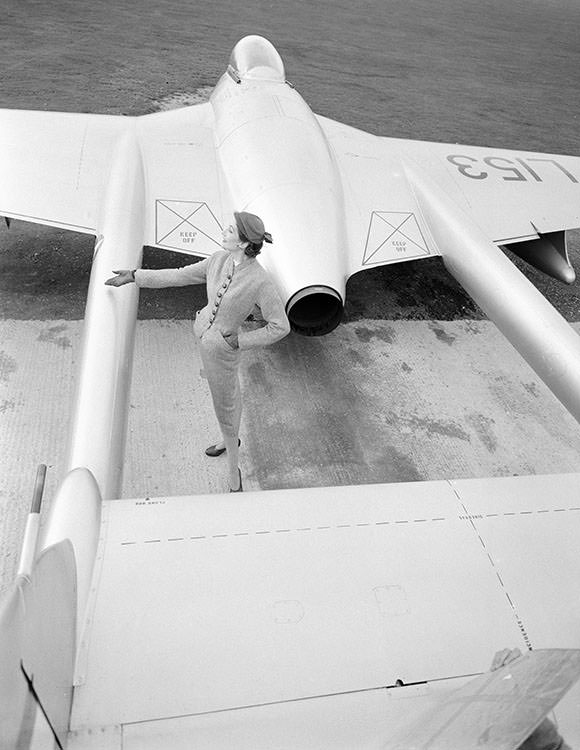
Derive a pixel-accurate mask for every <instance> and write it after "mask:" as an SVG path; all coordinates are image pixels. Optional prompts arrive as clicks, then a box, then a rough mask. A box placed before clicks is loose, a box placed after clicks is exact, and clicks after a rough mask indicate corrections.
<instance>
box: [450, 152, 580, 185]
mask: <svg viewBox="0 0 580 750" xmlns="http://www.w3.org/2000/svg"><path fill="white" fill-rule="evenodd" d="M447 161H448V162H450V163H451V164H453V165H454V166H455V167H457V169H458V170H459V172H460V174H462V175H463V176H464V177H469V178H470V179H472V180H485V179H486V178H487V177H491V176H496V177H499V176H500V172H503V173H504V174H502V175H501V177H502V179H503V180H508V181H512V180H513V181H518V182H526V181H528V180H530V181H535V182H543V179H542V175H544V176H545V175H546V174H547V170H550V173H551V174H552V175H553V170H554V169H556V170H559V171H560V172H561V173H562V174H563V175H565V176H566V177H567V178H568V179H569V180H570V181H571V182H578V180H577V179H576V177H574V175H573V174H572V173H571V172H569V171H568V170H567V169H566V167H564V166H563V165H562V164H561V163H560V162H559V161H557V160H556V159H546V158H543V157H535V156H528V157H527V158H526V159H522V158H521V157H519V156H516V157H514V158H513V159H506V158H505V157H504V156H484V157H483V158H482V159H477V158H475V157H474V156H468V155H467V154H450V155H449V156H448V157H447ZM482 162H483V164H485V165H486V166H487V167H491V169H492V170H496V171H495V172H494V171H487V170H486V169H485V168H484V167H482Z"/></svg>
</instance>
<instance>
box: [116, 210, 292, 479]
mask: <svg viewBox="0 0 580 750" xmlns="http://www.w3.org/2000/svg"><path fill="white" fill-rule="evenodd" d="M234 220H235V223H234V224H230V225H229V226H228V227H227V228H226V229H224V231H223V241H222V245H223V248H224V249H223V250H220V251H218V252H216V253H214V254H213V255H212V256H210V257H209V258H206V259H205V260H202V261H200V262H199V263H193V264H191V265H188V266H183V267H182V268H175V269H174V268H163V269H161V270H158V271H152V270H144V269H138V270H134V271H131V270H122V271H113V273H115V274H117V275H116V276H114V277H113V278H111V279H108V280H107V281H106V282H105V283H106V284H108V285H109V286H122V285H123V284H130V283H132V282H135V283H136V284H137V286H139V287H154V288H161V287H169V286H186V285H188V284H203V283H205V284H206V285H207V298H208V304H207V305H206V306H205V307H204V308H203V310H200V311H199V312H198V313H197V314H196V318H195V324H194V332H195V335H196V336H197V338H198V340H199V344H200V352H201V358H202V362H203V367H204V370H205V374H206V377H207V380H208V384H209V388H210V391H211V396H212V401H213V405H214V410H215V413H216V417H217V420H218V422H219V425H220V429H221V433H222V437H223V442H221V443H217V444H216V445H211V446H210V447H209V448H207V450H206V454H207V455H208V456H220V455H221V454H222V453H224V452H226V453H227V458H228V468H229V482H230V492H241V491H242V489H243V487H242V476H241V473H240V469H239V467H238V449H239V444H240V441H239V438H238V434H239V429H240V417H241V412H242V399H241V392H240V381H239V376H238V369H239V363H240V351H243V350H244V349H253V348H256V347H260V346H266V345H268V344H273V343H274V342H276V341H278V340H280V339H281V338H283V337H284V336H286V335H287V334H288V333H289V332H290V324H289V323H288V318H287V317H286V313H285V312H284V305H283V304H282V300H281V299H280V296H279V295H278V292H277V290H276V287H275V286H274V284H273V282H272V280H271V279H270V277H269V275H268V273H267V272H266V271H265V270H264V269H263V268H262V266H261V265H260V264H259V263H257V262H256V256H257V255H259V253H260V250H261V249H262V245H263V243H264V242H272V237H271V236H270V235H269V234H268V232H266V231H265V229H264V224H263V222H262V220H261V219H260V218H259V217H258V216H256V215H255V214H250V213H247V212H245V211H242V212H240V213H237V212H236V213H234ZM256 305H257V306H258V307H259V308H260V310H261V314H262V317H263V318H264V320H265V321H266V325H265V326H264V327H263V328H258V329H257V330H254V331H240V330H239V329H240V326H241V324H242V323H243V322H244V320H246V318H247V317H248V316H249V315H250V314H251V313H252V311H253V309H254V307H255V306H256Z"/></svg>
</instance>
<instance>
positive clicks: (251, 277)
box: [135, 250, 290, 349]
mask: <svg viewBox="0 0 580 750" xmlns="http://www.w3.org/2000/svg"><path fill="white" fill-rule="evenodd" d="M135 282H136V284H137V286H139V287H151V288H162V287H170V286H187V285H189V284H203V283H204V282H205V283H206V285H207V298H208V304H207V305H206V306H205V307H204V308H203V309H202V310H200V311H199V312H198V313H197V315H196V319H195V325H194V331H195V334H196V336H198V338H202V336H203V335H204V333H205V332H206V331H208V330H209V328H211V327H212V326H217V328H218V330H219V331H220V333H222V334H228V333H237V334H238V345H239V348H240V349H253V348H255V347H260V346H266V345H267V344H273V343H274V342H276V341H278V340H279V339H281V338H283V337H284V336H286V335H287V334H288V333H289V332H290V324H289V322H288V318H287V317H286V313H285V311H284V305H283V304H282V300H281V299H280V295H279V294H278V291H277V289H276V287H275V286H274V284H273V282H272V280H271V279H270V277H269V276H268V273H267V272H266V271H265V270H264V269H263V268H262V266H261V265H260V264H259V263H258V261H257V260H256V259H255V258H246V259H245V260H243V261H242V262H241V263H239V264H238V265H237V266H235V265H234V261H233V258H232V256H231V255H230V253H228V252H227V251H226V250H218V252H216V253H214V254H213V255H212V256H210V257H209V258H206V259H205V260H202V261H199V262H198V263H192V264H190V265H188V266H183V267H182V268H162V269H159V270H145V269H139V270H137V271H136V272H135ZM255 305H258V306H259V308H260V310H261V313H262V317H263V318H264V320H265V321H266V325H265V326H264V327H263V328H258V329H256V330H253V331H241V330H239V329H240V326H241V325H242V323H243V322H244V321H245V320H246V318H247V317H248V316H249V315H250V314H251V313H252V310H253V309H254V306H255Z"/></svg>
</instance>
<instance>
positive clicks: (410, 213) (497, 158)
mask: <svg viewBox="0 0 580 750" xmlns="http://www.w3.org/2000/svg"><path fill="white" fill-rule="evenodd" d="M318 121H319V123H320V125H321V127H322V128H323V130H324V132H325V133H326V136H327V138H328V140H329V142H330V144H331V146H332V148H333V151H334V154H335V156H336V159H337V162H338V165H339V170H340V173H341V176H342V182H343V187H344V195H345V201H346V212H347V225H348V231H349V240H350V241H349V245H350V249H351V257H350V272H351V273H355V272H356V271H359V270H362V269H364V268H368V267H371V266H374V265H384V264H387V263H394V262H401V261H405V260H414V259H418V258H425V257H428V256H430V255H437V254H440V253H441V252H442V251H441V248H439V247H437V245H436V243H435V241H434V240H433V238H432V236H431V235H430V232H429V227H428V226H427V224H426V222H425V221H424V219H423V217H422V215H421V211H420V209H419V207H418V204H417V201H416V198H415V195H414V191H413V183H412V178H411V179H410V178H409V173H408V167H412V168H414V169H416V170H417V171H420V172H422V173H424V174H426V175H427V177H428V178H430V182H431V183H433V184H434V185H436V186H437V189H439V190H441V191H444V192H446V193H447V195H448V196H449V197H450V198H451V199H452V200H453V201H454V202H455V203H456V204H458V206H459V207H460V208H461V209H463V211H464V212H465V213H467V214H468V215H469V216H470V217H471V218H472V219H473V220H474V221H475V222H476V224H477V225H479V227H480V228H481V229H482V230H483V232H484V234H485V235H486V236H487V237H488V239H489V240H491V241H492V242H494V243H496V244H498V245H506V244H509V243H514V242H522V241H526V240H533V239H538V238H539V237H540V235H543V234H548V233H551V232H557V231H561V230H566V229H573V228H576V227H579V226H580V158H578V157H573V156H561V155H556V154H544V153H533V152H526V151H516V150H506V149H496V148H482V147H476V146H462V145H458V144H445V143H431V142H426V141H411V140H409V141H408V140H400V139H394V138H382V137H378V136H374V135H371V134H369V133H365V132H363V131H361V130H357V129H355V128H351V127H349V126H347V125H342V124H341V123H337V122H335V121H333V120H330V119H328V118H325V117H320V116H319V117H318Z"/></svg>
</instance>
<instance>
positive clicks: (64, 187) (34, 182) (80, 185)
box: [0, 109, 128, 234]
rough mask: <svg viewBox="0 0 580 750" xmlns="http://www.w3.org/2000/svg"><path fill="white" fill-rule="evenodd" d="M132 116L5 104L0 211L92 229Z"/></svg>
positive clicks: (0, 132) (0, 123)
mask: <svg viewBox="0 0 580 750" xmlns="http://www.w3.org/2000/svg"><path fill="white" fill-rule="evenodd" d="M127 124H128V118H124V117H112V116H107V115H92V114H71V113H66V112H36V111H28V110H11V109H2V110H0V163H1V164H2V172H1V175H0V215H1V216H7V217H10V218H15V219H21V220H23V221H31V222H35V223H37V224H48V225H52V226H57V227H62V228H64V229H72V230H75V231H77V232H85V233H88V234H93V233H95V232H96V230H97V223H98V213H99V204H100V200H101V198H102V195H103V194H104V188H105V186H106V181H107V177H108V171H109V165H110V153H111V151H112V149H113V146H114V143H115V141H116V139H117V138H118V137H119V135H120V133H121V132H122V131H123V129H124V128H126V127H127Z"/></svg>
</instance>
